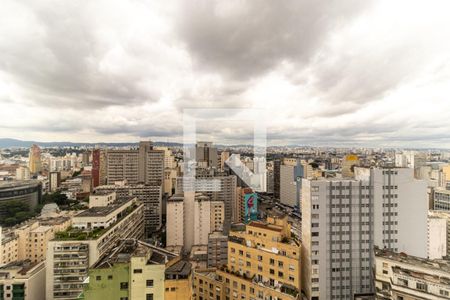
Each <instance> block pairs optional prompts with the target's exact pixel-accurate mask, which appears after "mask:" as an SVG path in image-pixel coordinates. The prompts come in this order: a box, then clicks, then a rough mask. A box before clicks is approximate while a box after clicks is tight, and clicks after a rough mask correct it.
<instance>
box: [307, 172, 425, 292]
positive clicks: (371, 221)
mask: <svg viewBox="0 0 450 300" xmlns="http://www.w3.org/2000/svg"><path fill="white" fill-rule="evenodd" d="M355 178H356V179H355V180H350V179H331V180H329V179H319V180H306V179H305V180H303V182H302V197H303V198H302V244H303V247H304V249H303V250H302V254H303V257H302V264H303V271H302V276H303V277H302V279H303V285H302V286H303V289H304V291H305V293H306V294H307V295H308V297H311V299H319V297H320V299H350V298H351V297H353V295H355V294H364V293H368V292H373V290H374V287H373V278H372V277H373V276H372V275H373V272H372V266H373V247H374V246H378V247H380V248H389V249H392V250H394V251H397V252H405V253H408V254H411V255H416V256H420V257H426V256H427V205H428V198H427V189H426V184H425V182H423V181H419V180H415V179H414V176H413V170H412V169H361V168H355ZM412 232H414V234H413V235H412V234H411V233H412Z"/></svg>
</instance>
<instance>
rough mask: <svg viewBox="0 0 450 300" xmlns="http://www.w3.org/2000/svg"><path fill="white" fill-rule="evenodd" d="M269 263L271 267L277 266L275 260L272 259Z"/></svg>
mask: <svg viewBox="0 0 450 300" xmlns="http://www.w3.org/2000/svg"><path fill="white" fill-rule="evenodd" d="M269 263H270V265H272V266H273V265H274V264H275V259H273V258H271V259H270V261H269Z"/></svg>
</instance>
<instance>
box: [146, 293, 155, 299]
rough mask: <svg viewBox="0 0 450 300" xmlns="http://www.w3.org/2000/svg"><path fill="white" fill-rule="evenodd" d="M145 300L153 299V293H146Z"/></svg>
mask: <svg viewBox="0 0 450 300" xmlns="http://www.w3.org/2000/svg"><path fill="white" fill-rule="evenodd" d="M145 300H153V294H147V295H145Z"/></svg>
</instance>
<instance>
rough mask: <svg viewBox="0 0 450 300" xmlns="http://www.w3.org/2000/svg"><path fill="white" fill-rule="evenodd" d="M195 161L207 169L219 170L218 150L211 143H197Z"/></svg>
mask: <svg viewBox="0 0 450 300" xmlns="http://www.w3.org/2000/svg"><path fill="white" fill-rule="evenodd" d="M195 160H196V161H197V164H198V165H199V166H201V167H205V168H208V167H209V168H217V167H218V159H217V148H216V147H214V146H213V143H211V142H197V144H196V146H195Z"/></svg>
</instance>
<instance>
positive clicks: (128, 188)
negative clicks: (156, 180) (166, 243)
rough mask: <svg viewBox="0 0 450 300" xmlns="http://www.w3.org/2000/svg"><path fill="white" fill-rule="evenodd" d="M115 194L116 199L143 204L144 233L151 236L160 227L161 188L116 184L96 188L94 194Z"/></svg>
mask: <svg viewBox="0 0 450 300" xmlns="http://www.w3.org/2000/svg"><path fill="white" fill-rule="evenodd" d="M110 192H115V193H116V194H117V197H118V198H124V197H130V196H132V197H136V198H138V200H139V201H140V202H142V203H144V219H145V233H146V235H147V236H149V235H151V234H152V233H153V232H154V231H155V230H158V229H159V228H160V227H161V226H162V221H161V214H162V186H161V185H150V184H134V185H129V184H125V183H123V182H122V183H119V182H116V183H115V184H110V185H102V186H98V187H97V188H96V189H95V191H94V195H95V194H102V193H110Z"/></svg>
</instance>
